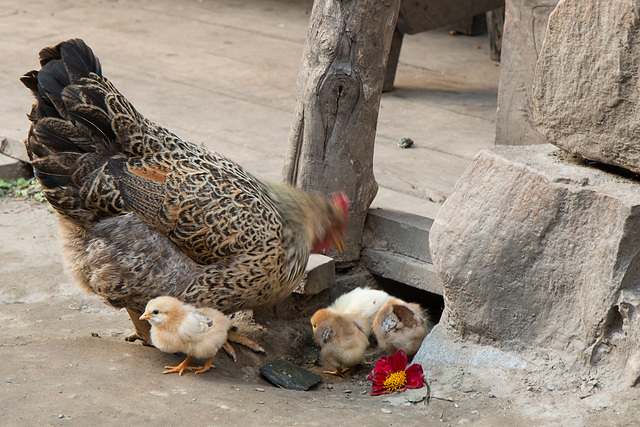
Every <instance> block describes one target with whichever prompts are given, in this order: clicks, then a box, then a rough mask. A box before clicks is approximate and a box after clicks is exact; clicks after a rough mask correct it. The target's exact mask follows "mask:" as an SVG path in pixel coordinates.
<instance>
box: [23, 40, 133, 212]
mask: <svg viewBox="0 0 640 427" xmlns="http://www.w3.org/2000/svg"><path fill="white" fill-rule="evenodd" d="M40 64H41V65H42V69H41V70H40V71H30V72H28V73H26V74H25V75H24V76H23V77H22V78H21V81H22V83H23V84H24V85H25V86H26V87H27V88H29V89H30V90H31V92H32V93H33V94H34V96H35V97H36V103H35V104H34V107H33V108H32V110H31V113H30V114H29V116H28V117H29V119H30V120H31V122H32V126H31V129H30V131H29V137H28V139H27V141H26V147H27V152H28V154H29V157H30V159H31V164H32V166H33V168H34V172H35V176H36V177H37V178H38V180H39V181H40V183H41V184H42V186H43V189H44V193H45V196H46V198H47V200H48V201H49V203H50V204H51V205H52V206H53V207H54V208H55V209H56V210H57V211H58V212H60V213H62V214H63V215H66V216H69V217H71V218H75V219H78V220H94V219H97V218H100V217H105V216H109V215H117V214H120V213H122V207H123V202H122V200H119V199H120V198H121V197H120V195H119V192H118V190H117V186H116V185H115V184H114V182H113V180H112V179H110V177H108V176H105V174H107V173H108V172H106V171H105V165H107V163H108V161H109V159H110V158H112V157H114V156H117V155H122V153H124V154H125V155H126V152H127V150H126V147H124V145H123V144H121V142H122V141H124V140H126V139H125V138H126V135H122V138H118V137H117V136H116V134H115V133H114V131H113V129H112V126H111V122H112V120H113V117H112V116H110V112H109V108H108V106H107V98H108V97H109V96H114V95H115V96H118V97H119V98H121V99H124V98H123V97H122V96H121V95H120V94H119V93H118V92H117V90H115V88H114V87H113V86H112V85H110V84H109V83H108V82H106V79H103V78H102V68H101V66H100V61H99V60H98V58H96V56H95V55H94V54H93V52H92V51H91V49H90V48H89V47H88V46H87V45H86V44H85V43H84V42H83V41H82V40H79V39H74V40H69V41H66V42H62V43H60V44H58V45H57V46H55V47H48V48H45V49H42V50H41V51H40ZM124 102H125V103H126V104H128V105H130V104H129V103H128V102H127V101H126V100H125V101H124ZM130 110H133V107H130ZM133 111H135V110H133ZM135 114H136V116H135V119H139V118H140V117H141V116H140V115H138V114H137V113H135ZM135 119H134V120H135Z"/></svg>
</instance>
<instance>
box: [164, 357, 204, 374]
mask: <svg viewBox="0 0 640 427" xmlns="http://www.w3.org/2000/svg"><path fill="white" fill-rule="evenodd" d="M191 359H193V356H189V357H187V358H186V359H184V361H183V362H182V363H181V364H179V365H178V366H165V368H167V370H166V371H164V372H163V374H173V373H175V372H177V373H178V375H182V373H183V372H184V370H185V369H189V368H187V365H188V364H189V362H191ZM205 365H206V364H205ZM203 368H204V366H203ZM207 369H209V368H207Z"/></svg>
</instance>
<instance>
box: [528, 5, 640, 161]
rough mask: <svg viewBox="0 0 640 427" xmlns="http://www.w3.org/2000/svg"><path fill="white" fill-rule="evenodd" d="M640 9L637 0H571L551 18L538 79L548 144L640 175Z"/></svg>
mask: <svg viewBox="0 0 640 427" xmlns="http://www.w3.org/2000/svg"><path fill="white" fill-rule="evenodd" d="M639 68H640V8H638V2H637V1H633V0H616V1H611V0H592V1H582V0H565V1H562V2H560V3H559V4H558V6H557V8H556V9H555V10H554V12H553V13H552V14H551V16H550V17H549V25H548V28H547V34H546V36H545V40H544V44H543V47H542V51H541V53H540V57H539V58H538V62H537V65H536V74H535V77H534V93H533V105H534V117H535V124H536V126H537V128H538V130H539V131H540V132H541V133H542V134H543V135H544V136H545V137H546V138H547V140H548V141H549V142H550V143H552V144H554V145H556V146H558V147H560V148H562V149H563V150H566V151H568V152H570V153H573V154H576V155H578V156H581V157H583V158H585V159H590V160H595V161H598V162H602V163H607V164H610V165H614V166H619V167H622V168H625V169H628V170H631V171H634V172H639V173H640V114H638V106H639V105H640V90H639V85H640V82H639V80H638V78H639V74H638V69H639Z"/></svg>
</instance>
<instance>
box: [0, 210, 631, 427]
mask: <svg viewBox="0 0 640 427" xmlns="http://www.w3.org/2000/svg"><path fill="white" fill-rule="evenodd" d="M55 234H56V226H55V215H54V214H53V213H52V212H51V211H50V209H49V208H48V207H47V205H46V204H45V203H37V202H35V201H33V200H22V199H13V198H0V360H2V363H1V364H0V422H1V423H2V425H88V424H91V423H94V424H95V423H99V424H101V425H122V424H123V423H127V424H143V425H151V424H153V425H175V424H184V425H220V423H225V424H227V425H267V424H277V425H335V424H339V425H354V426H355V425H358V426H361V425H463V424H470V425H486V426H495V425H499V424H503V425H563V426H581V425H593V426H596V425H597V426H601V425H611V426H613V425H616V426H622V425H629V426H631V425H637V422H638V420H640V393H639V391H638V390H637V389H633V390H628V391H624V392H619V393H612V392H608V391H607V390H606V389H605V390H600V389H599V385H598V384H597V381H589V379H588V378H585V380H586V381H580V380H579V379H577V380H576V381H575V382H567V383H565V384H558V383H553V384H552V383H549V382H548V378H549V377H548V376H547V375H545V374H544V373H540V372H538V373H527V372H522V371H512V372H509V371H501V372H495V371H490V370H484V371H483V370H480V369H473V368H470V367H469V368H467V367H442V369H438V370H437V371H436V370H432V371H427V372H425V374H426V379H427V380H428V382H429V383H430V384H431V388H432V395H433V398H432V399H431V401H430V403H429V404H425V402H420V403H410V402H408V401H406V402H400V401H397V399H396V401H394V400H393V399H391V400H392V401H391V402H385V397H384V396H378V397H371V396H370V395H369V391H370V384H369V383H368V382H367V381H366V376H367V374H368V372H369V371H370V369H372V367H373V363H374V361H375V359H376V357H377V356H378V355H379V354H377V353H376V351H375V349H373V348H370V349H369V353H368V357H367V363H366V364H364V365H363V366H361V367H360V368H358V369H356V370H355V371H353V372H352V373H350V374H347V375H346V377H345V378H343V379H342V378H338V377H334V376H330V375H326V374H323V373H322V369H321V367H320V366H319V365H318V364H317V358H318V349H317V348H316V347H315V345H314V344H313V341H312V337H311V331H310V327H309V326H308V324H307V319H308V317H305V316H301V317H298V318H293V319H288V320H283V319H280V320H278V319H272V320H269V321H265V322H263V323H262V324H255V323H253V324H248V323H247V322H246V320H243V319H241V321H239V322H238V324H239V327H240V330H241V331H243V332H246V333H247V334H248V335H249V336H251V337H252V338H254V339H256V340H258V341H259V342H260V343H261V344H262V345H263V346H264V347H265V348H266V349H267V355H256V354H253V353H251V352H250V351H249V350H247V349H245V348H241V347H240V348H237V349H236V350H237V352H238V356H239V358H238V359H239V360H238V362H237V363H233V362H232V361H231V360H230V359H229V358H228V357H227V356H226V354H224V353H223V352H221V353H219V354H218V355H217V356H216V358H215V359H214V364H215V365H216V366H217V367H216V369H213V370H211V371H210V372H207V373H205V374H203V375H194V374H192V373H190V372H188V373H185V374H184V375H183V376H182V377H178V376H177V375H162V373H161V372H162V370H163V366H164V365H165V364H177V363H179V362H180V361H181V358H180V356H178V355H173V354H164V353H162V352H160V351H159V350H157V349H155V348H152V347H145V346H143V345H141V344H139V343H128V342H125V341H124V337H125V336H126V335H128V334H129V333H131V332H132V328H131V324H130V322H129V320H128V317H127V315H126V313H124V312H120V311H116V310H114V309H112V308H109V307H107V306H106V305H104V304H103V303H102V302H101V300H100V299H99V298H97V297H93V296H86V295H83V294H81V293H80V292H79V290H78V288H77V287H76V286H75V284H74V283H73V282H72V280H71V279H70V277H69V276H68V275H67V274H66V273H65V272H64V270H63V266H62V260H61V255H60V253H59V247H58V243H57V240H56V237H55ZM301 302H302V300H298V301H297V304H301ZM309 304H313V302H309ZM309 308H310V307H304V306H300V307H298V309H299V310H300V312H301V313H306V312H307V311H308V309H309ZM295 311H296V310H293V312H295ZM280 358H285V359H289V360H291V361H292V362H294V363H297V364H299V365H300V366H303V367H306V368H308V369H310V370H311V371H313V372H316V373H319V374H321V375H322V376H323V381H322V382H321V383H320V384H319V385H317V386H315V387H314V388H312V389H311V390H309V391H306V392H300V391H290V390H283V389H278V388H276V387H274V386H272V385H271V384H270V383H268V382H267V381H266V380H265V379H264V378H262V377H261V376H260V373H259V368H260V366H262V365H264V364H266V363H268V362H271V361H273V360H277V359H280ZM552 378H553V377H552ZM584 384H590V386H589V387H588V389H585V385H584ZM585 395H586V396H587V397H584V396H585ZM402 396H403V395H402V394H399V395H396V396H395V397H402ZM581 397H582V398H581ZM443 399H449V400H443Z"/></svg>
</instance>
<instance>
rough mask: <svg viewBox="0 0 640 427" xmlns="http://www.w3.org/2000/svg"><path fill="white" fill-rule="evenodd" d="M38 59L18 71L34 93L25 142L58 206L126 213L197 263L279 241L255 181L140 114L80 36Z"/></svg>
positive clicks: (79, 213)
mask: <svg viewBox="0 0 640 427" xmlns="http://www.w3.org/2000/svg"><path fill="white" fill-rule="evenodd" d="M40 62H41V65H42V69H41V70H40V71H31V72H29V73H27V74H26V75H25V76H24V77H23V78H22V81H23V83H24V84H25V85H26V86H27V87H28V88H30V89H31V90H32V92H33V93H34V95H35V96H36V100H37V102H36V104H35V105H34V107H33V109H32V112H31V114H30V119H31V121H32V127H31V130H30V132H29V138H28V142H27V150H28V152H29V155H30V158H31V160H32V165H33V167H34V170H35V173H36V176H37V177H38V179H39V180H40V182H41V183H42V186H43V188H44V192H45V196H46V197H47V200H48V201H49V202H50V203H51V205H52V206H53V207H54V208H55V209H56V210H57V211H58V212H59V213H61V214H63V215H65V216H68V217H70V218H72V219H75V220H78V221H81V222H86V221H95V220H98V219H101V218H105V217H109V216H114V215H121V214H123V213H126V212H135V213H136V214H137V215H138V217H140V218H141V219H142V220H143V221H145V222H146V223H147V224H149V225H151V226H152V227H154V228H156V229H158V230H159V231H160V232H162V233H163V234H165V235H166V236H168V237H169V238H170V239H171V240H172V241H173V242H174V243H175V244H176V245H178V247H180V248H181V249H182V250H183V252H185V253H186V254H187V255H188V256H190V257H191V258H193V259H194V260H195V261H196V262H198V263H201V264H208V263H211V262H212V261H213V260H217V259H220V258H224V257H227V256H230V255H233V254H234V253H238V252H243V251H247V250H248V249H249V248H251V249H254V250H260V249H262V247H267V246H270V245H274V244H277V243H278V242H279V241H280V237H281V232H282V231H281V218H280V215H279V213H278V211H277V210H276V207H275V206H274V205H273V203H272V201H271V200H270V198H269V197H268V195H267V191H266V189H265V187H264V185H263V184H262V183H261V182H260V181H259V180H257V179H256V178H254V177H253V176H251V175H250V174H249V173H247V172H245V171H244V170H243V169H242V168H241V167H240V166H238V165H237V164H235V163H233V162H231V161H229V160H227V159H225V158H224V157H222V156H220V155H217V154H215V153H211V152H208V151H207V150H206V149H203V148H200V147H197V146H195V145H193V144H190V143H188V142H185V141H182V140H181V139H180V138H178V137H177V136H175V135H174V134H172V133H171V132H169V131H167V130H166V129H164V128H162V127H160V126H157V125H155V124H154V123H152V122H150V121H149V120H147V119H145V118H144V117H143V116H142V115H140V114H139V113H138V112H137V111H136V110H135V108H134V107H133V106H132V105H131V103H129V101H127V100H126V98H124V97H123V96H122V95H121V94H120V93H119V92H118V91H117V89H116V88H115V87H114V86H113V85H112V84H111V83H110V82H109V81H108V80H107V79H106V78H104V77H102V75H101V66H100V62H99V61H98V59H97V58H96V57H95V56H94V54H93V52H92V51H91V49H90V48H89V47H88V46H87V45H86V44H85V43H84V42H83V41H82V40H79V39H75V40H69V41H67V42H63V43H60V44H59V45H57V46H55V47H53V48H46V49H43V51H42V52H41V53H40ZM252 245H261V247H257V248H255V247H252Z"/></svg>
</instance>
